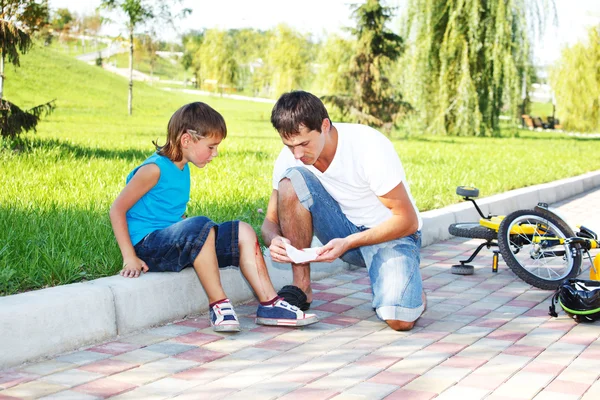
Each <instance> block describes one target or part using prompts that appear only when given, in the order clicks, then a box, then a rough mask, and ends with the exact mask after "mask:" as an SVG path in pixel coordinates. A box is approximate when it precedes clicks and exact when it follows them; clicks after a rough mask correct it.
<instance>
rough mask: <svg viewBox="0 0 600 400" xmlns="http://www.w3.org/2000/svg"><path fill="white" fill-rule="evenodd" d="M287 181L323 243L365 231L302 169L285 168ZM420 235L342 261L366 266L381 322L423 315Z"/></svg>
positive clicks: (355, 253)
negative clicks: (310, 215) (307, 212)
mask: <svg viewBox="0 0 600 400" xmlns="http://www.w3.org/2000/svg"><path fill="white" fill-rule="evenodd" d="M283 178H288V179H290V181H291V182H292V186H293V187H294V190H295V192H296V195H297V196H298V199H299V200H300V202H301V203H302V205H303V206H304V207H305V208H306V209H307V210H309V211H310V213H311V214H312V221H313V231H314V235H315V236H316V237H317V238H318V239H319V240H320V241H321V243H323V244H326V243H327V242H329V241H330V240H331V239H335V238H343V237H346V236H349V235H351V234H353V233H356V232H360V231H364V230H367V229H368V228H366V227H364V226H361V227H357V226H355V225H354V224H353V223H352V222H350V221H349V220H348V218H346V216H345V215H344V213H343V212H342V210H341V208H340V206H339V204H338V203H337V202H336V201H335V200H334V199H333V198H332V197H331V195H330V194H329V193H328V192H327V191H326V190H325V188H324V187H323V185H322V184H321V182H320V181H319V180H318V179H317V177H316V176H315V175H314V174H313V173H312V172H310V171H308V170H307V169H306V168H303V167H294V168H290V169H288V170H287V171H286V172H285V174H284V176H283ZM420 248H421V232H420V231H417V232H416V233H414V234H412V235H410V236H406V237H403V238H400V239H395V240H391V241H389V242H384V243H380V244H375V245H370V246H363V247H360V248H356V249H352V250H349V251H347V252H346V253H344V254H343V255H342V257H341V258H342V260H344V261H346V262H348V263H350V264H354V265H358V266H362V267H366V268H367V270H368V272H369V278H370V279H371V289H372V291H373V308H375V309H376V312H377V316H378V317H379V318H380V319H382V320H400V321H407V322H412V321H415V320H416V319H417V318H419V316H420V315H421V314H422V313H423V309H424V305H423V299H422V297H421V296H422V293H423V282H422V279H421V270H420V269H419V264H420V253H419V252H420Z"/></svg>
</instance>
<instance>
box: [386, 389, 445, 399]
mask: <svg viewBox="0 0 600 400" xmlns="http://www.w3.org/2000/svg"><path fill="white" fill-rule="evenodd" d="M436 396H437V394H436V393H431V392H427V391H421V390H408V389H404V388H400V389H398V390H396V391H395V392H393V393H392V394H390V395H389V396H388V397H386V400H430V399H433V398H434V397H436Z"/></svg>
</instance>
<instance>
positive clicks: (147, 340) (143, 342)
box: [120, 333, 171, 347]
mask: <svg viewBox="0 0 600 400" xmlns="http://www.w3.org/2000/svg"><path fill="white" fill-rule="evenodd" d="M170 337H171V336H161V335H151V334H149V333H138V334H137V335H133V336H129V337H124V338H121V339H120V341H121V342H124V343H131V344H134V345H138V346H139V347H144V346H149V345H151V344H154V343H158V342H162V341H165V340H167V339H169V338H170Z"/></svg>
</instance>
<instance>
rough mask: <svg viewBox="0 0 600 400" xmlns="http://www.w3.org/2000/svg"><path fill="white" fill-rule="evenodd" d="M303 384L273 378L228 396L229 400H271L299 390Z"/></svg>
mask: <svg viewBox="0 0 600 400" xmlns="http://www.w3.org/2000/svg"><path fill="white" fill-rule="evenodd" d="M301 385H302V384H301V383H298V382H290V381H283V380H280V379H276V378H271V379H269V380H266V381H264V382H260V383H257V384H255V385H252V386H249V387H247V388H245V389H243V390H241V391H239V392H236V393H233V394H231V395H230V396H227V399H228V400H230V399H231V400H236V399H239V400H248V399H252V400H269V399H274V398H280V397H281V396H284V395H286V394H287V393H289V392H292V391H294V390H295V389H297V388H299V387H300V386H301Z"/></svg>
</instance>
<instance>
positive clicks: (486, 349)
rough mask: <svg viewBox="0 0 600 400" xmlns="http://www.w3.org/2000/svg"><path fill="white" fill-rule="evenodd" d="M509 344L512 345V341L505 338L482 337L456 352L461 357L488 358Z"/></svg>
mask: <svg viewBox="0 0 600 400" xmlns="http://www.w3.org/2000/svg"><path fill="white" fill-rule="evenodd" d="M510 345H512V343H511V342H508V341H506V340H495V339H488V338H483V339H480V340H478V341H476V342H475V343H473V344H472V345H470V346H467V347H466V348H465V349H464V350H462V351H461V352H460V353H458V355H459V356H461V357H473V358H481V359H484V360H490V359H492V358H493V357H495V356H496V355H497V354H499V353H500V352H501V351H503V350H504V349H506V348H507V347H508V346H510Z"/></svg>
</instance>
